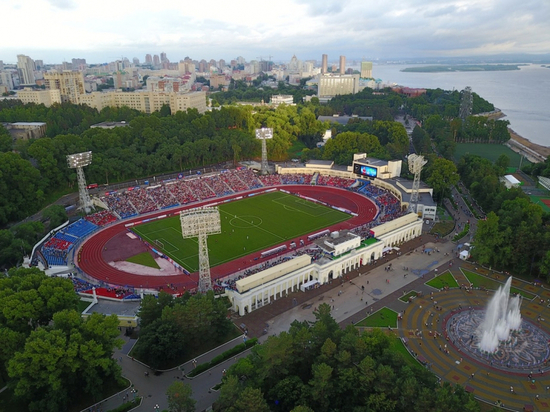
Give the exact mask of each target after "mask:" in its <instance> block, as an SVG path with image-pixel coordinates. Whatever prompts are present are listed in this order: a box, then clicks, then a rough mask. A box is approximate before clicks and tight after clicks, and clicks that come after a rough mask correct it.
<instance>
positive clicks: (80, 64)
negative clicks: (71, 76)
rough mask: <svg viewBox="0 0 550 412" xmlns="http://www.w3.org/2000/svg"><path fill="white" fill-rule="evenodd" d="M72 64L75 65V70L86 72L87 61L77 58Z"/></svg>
mask: <svg viewBox="0 0 550 412" xmlns="http://www.w3.org/2000/svg"><path fill="white" fill-rule="evenodd" d="M71 62H72V64H73V67H72V69H73V70H84V69H85V68H86V59H80V58H76V59H72V60H71Z"/></svg>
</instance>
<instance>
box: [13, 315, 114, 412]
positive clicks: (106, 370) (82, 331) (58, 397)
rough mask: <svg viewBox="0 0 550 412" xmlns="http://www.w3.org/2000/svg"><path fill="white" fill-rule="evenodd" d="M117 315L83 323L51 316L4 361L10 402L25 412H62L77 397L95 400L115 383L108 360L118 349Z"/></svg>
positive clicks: (77, 318)
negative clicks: (23, 405) (11, 390)
mask: <svg viewBox="0 0 550 412" xmlns="http://www.w3.org/2000/svg"><path fill="white" fill-rule="evenodd" d="M117 337H118V319H117V317H116V315H112V316H110V317H106V316H105V315H100V314H97V313H94V314H93V315H91V316H90V317H88V319H86V320H83V319H82V318H81V316H80V314H79V313H78V312H76V311H74V310H73V311H62V312H58V313H56V314H55V315H54V318H53V323H52V325H51V326H47V327H41V328H38V329H37V330H35V331H33V332H32V333H31V335H30V336H29V338H28V339H27V341H26V343H25V347H24V348H23V350H22V351H21V352H16V353H15V356H14V357H13V358H12V359H11V360H10V361H9V366H8V373H9V376H10V378H11V380H12V384H13V387H14V394H15V396H16V397H17V398H18V399H20V400H21V401H23V402H26V403H27V404H28V407H29V410H30V411H35V410H36V411H52V412H54V411H59V410H65V409H67V407H68V405H69V404H70V403H71V401H72V400H74V395H75V394H76V393H87V394H91V395H93V396H96V397H97V396H99V395H100V393H101V388H102V385H103V383H104V382H105V381H106V380H108V379H111V380H115V381H116V380H117V379H119V378H120V367H119V366H118V365H117V364H116V361H115V360H114V359H113V358H112V354H113V349H114V347H115V346H119V347H120V345H121V343H122V342H121V341H120V339H118V338H117Z"/></svg>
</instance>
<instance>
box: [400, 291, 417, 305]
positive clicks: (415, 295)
mask: <svg viewBox="0 0 550 412" xmlns="http://www.w3.org/2000/svg"><path fill="white" fill-rule="evenodd" d="M417 296H418V292H416V291H414V290H413V291H411V292H409V293H407V294H406V295H403V296H401V297H400V298H399V300H400V301H401V302H405V303H407V302H408V301H409V298H411V297H414V298H416V297H417Z"/></svg>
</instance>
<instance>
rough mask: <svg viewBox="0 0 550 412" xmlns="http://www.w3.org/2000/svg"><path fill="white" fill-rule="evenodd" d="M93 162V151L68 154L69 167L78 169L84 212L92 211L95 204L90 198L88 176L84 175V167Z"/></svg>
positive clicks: (80, 195) (81, 203)
mask: <svg viewBox="0 0 550 412" xmlns="http://www.w3.org/2000/svg"><path fill="white" fill-rule="evenodd" d="M91 163H92V152H82V153H75V154H72V155H67V164H68V165H69V168H70V169H76V176H77V180H78V195H79V199H80V209H82V210H84V212H86V213H90V211H91V209H92V208H93V207H94V205H93V204H92V201H91V200H90V194H89V193H88V188H87V187H86V178H85V177H84V170H83V168H84V167H85V166H88V165H89V164H91Z"/></svg>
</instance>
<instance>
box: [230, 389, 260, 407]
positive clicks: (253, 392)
mask: <svg viewBox="0 0 550 412" xmlns="http://www.w3.org/2000/svg"><path fill="white" fill-rule="evenodd" d="M230 411H231V412H233V411H234V412H269V407H268V406H267V402H266V401H265V399H264V398H263V395H262V392H261V391H260V390H259V389H255V388H245V389H244V390H243V391H242V392H241V394H240V395H239V397H238V398H237V400H236V401H235V406H234V407H233V408H231V409H230Z"/></svg>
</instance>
